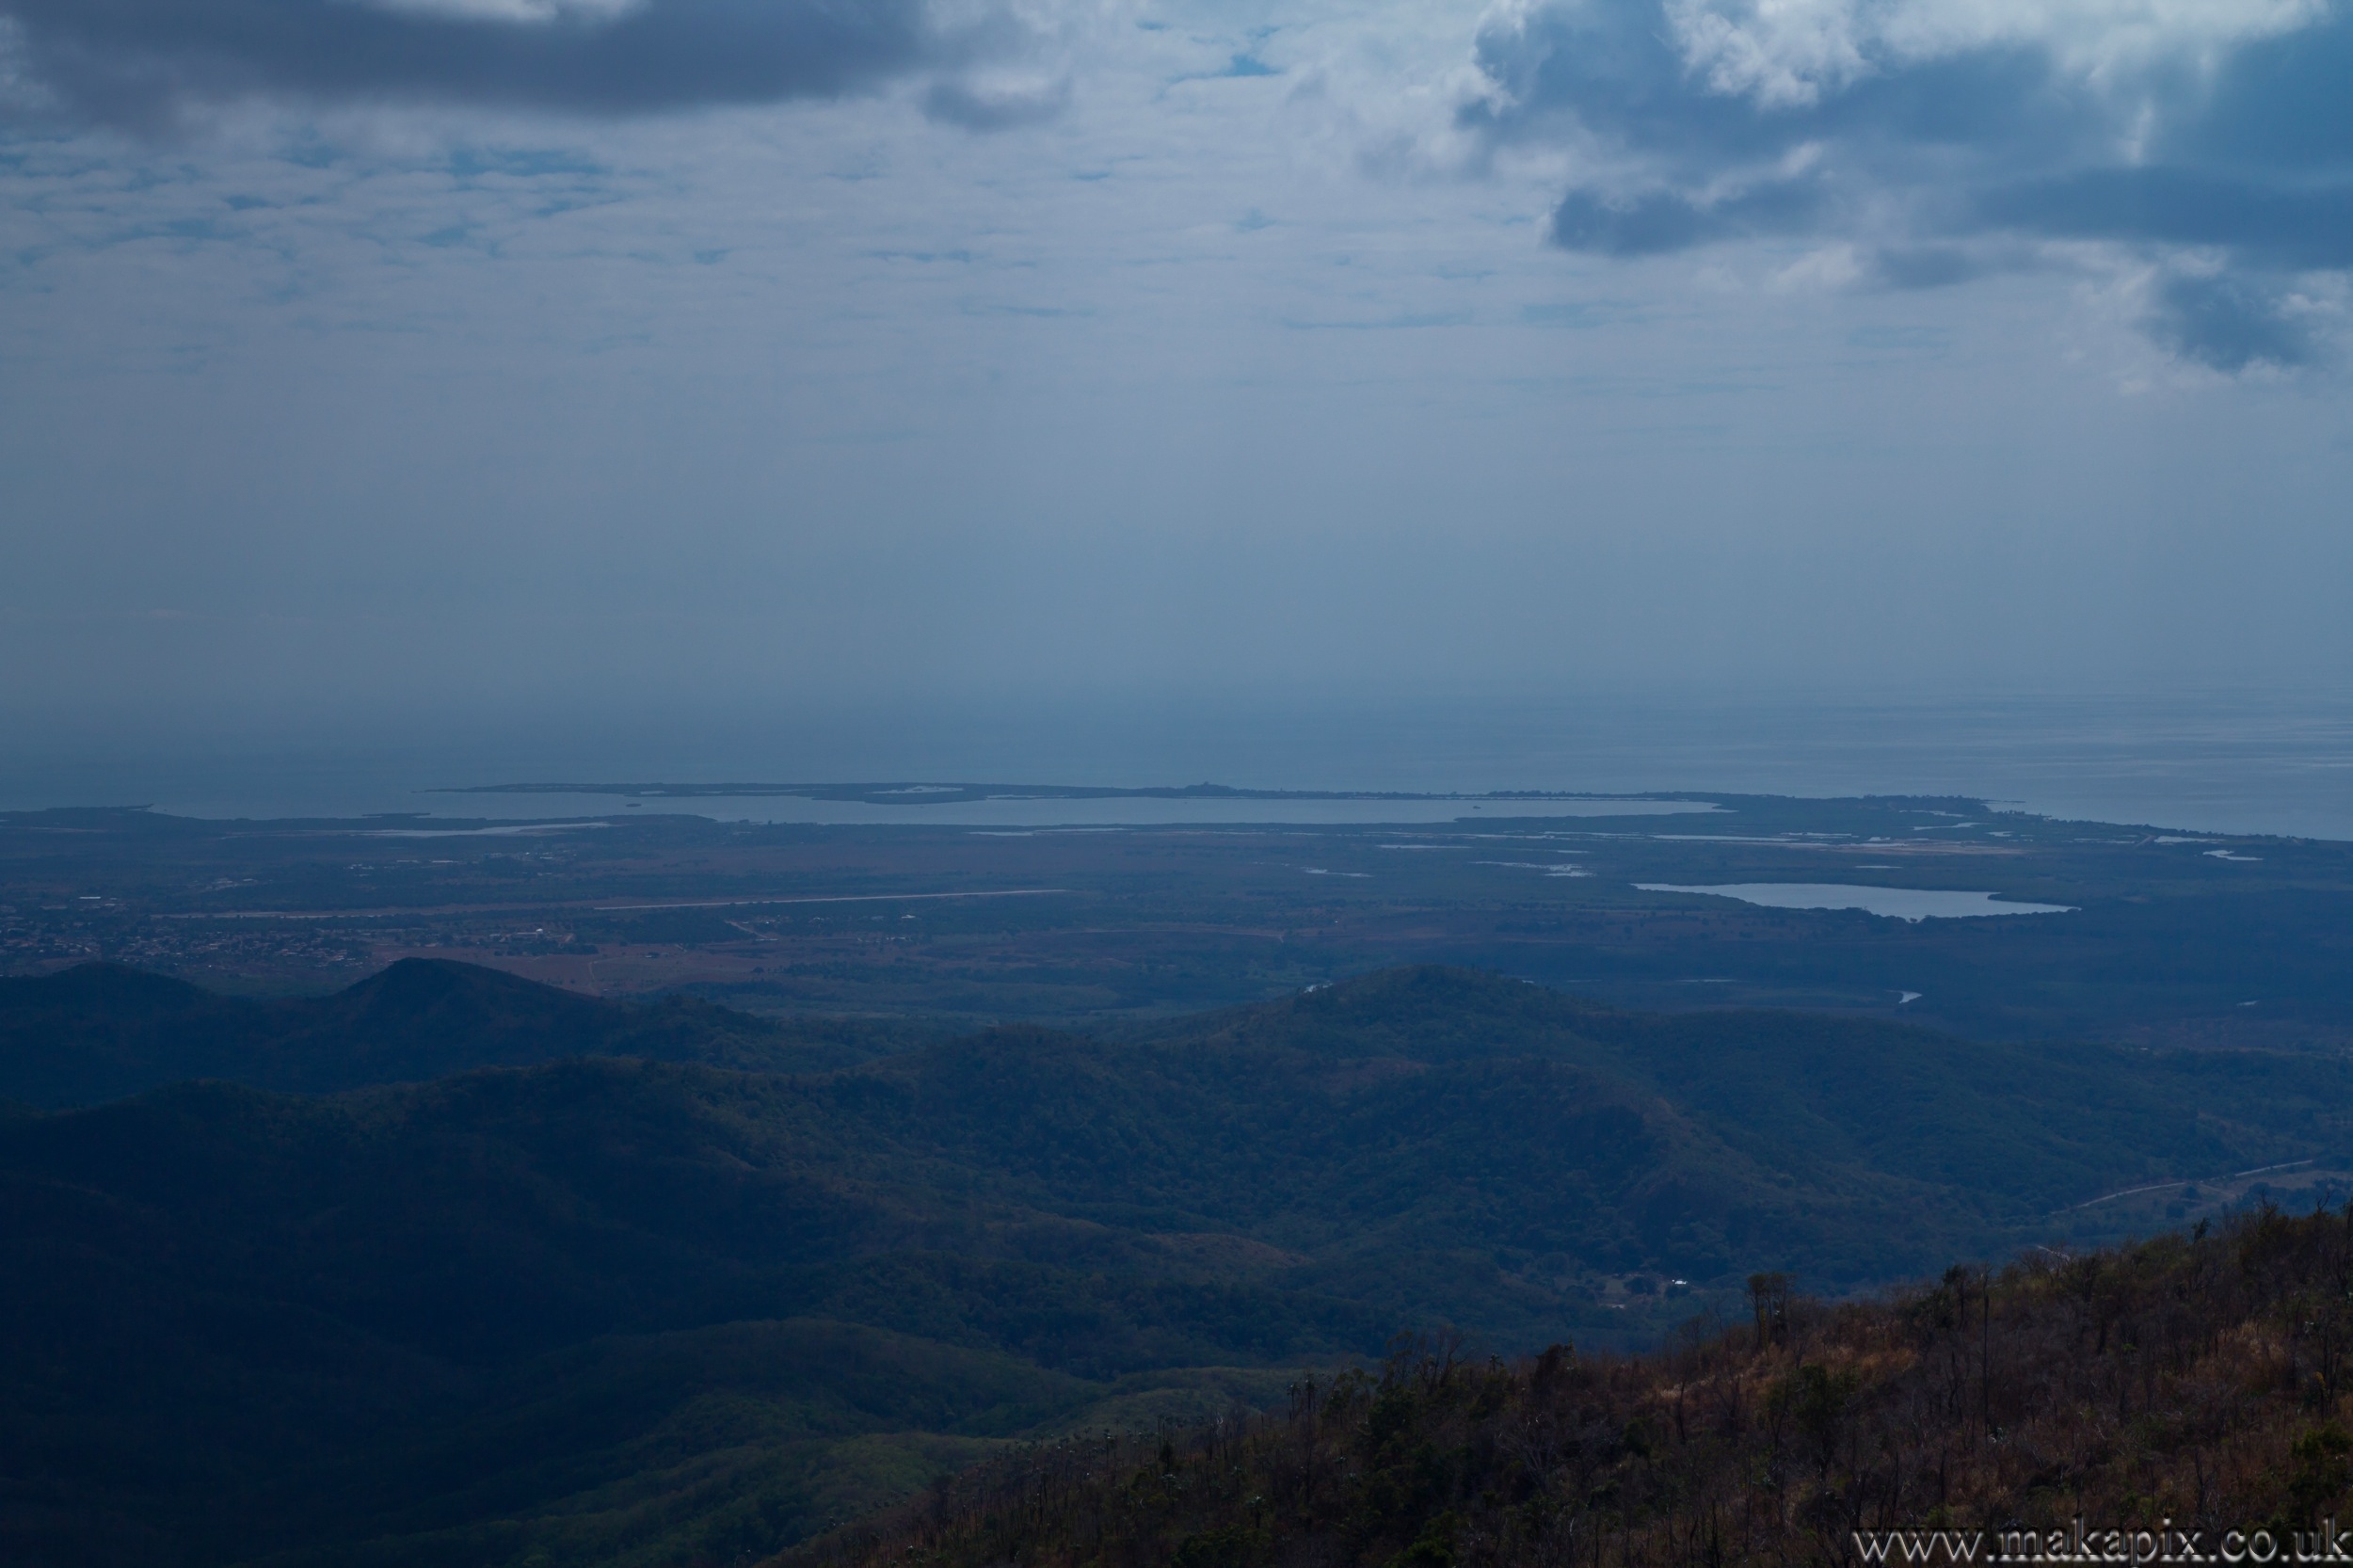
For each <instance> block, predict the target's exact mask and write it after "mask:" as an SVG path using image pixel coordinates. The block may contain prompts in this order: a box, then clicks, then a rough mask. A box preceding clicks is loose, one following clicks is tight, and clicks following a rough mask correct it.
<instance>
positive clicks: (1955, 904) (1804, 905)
mask: <svg viewBox="0 0 2353 1568" xmlns="http://www.w3.org/2000/svg"><path fill="white" fill-rule="evenodd" d="M1635 886H1636V887H1637V888H1641V890H1642V891H1644V892H1646V893H1705V894H1707V895H1709V896H1710V897H1712V898H1734V899H1738V900H1739V901H1740V902H1741V903H1743V904H1763V905H1764V906H1765V907H1766V908H1768V909H1860V910H1863V911H1864V912H1865V913H1866V914H1872V915H1884V916H1886V917H1887V918H1888V919H1890V920H1976V919H1980V918H1982V917H1984V916H1987V915H2071V914H2073V913H2074V905H2073V904H2004V903H2002V902H2000V901H1999V900H1997V899H1996V898H1995V897H1994V895H1993V894H1992V893H1968V892H1954V891H1950V890H1948V889H1945V888H1866V887H1863V886H1860V885H1857V884H1853V883H1846V882H1727V883H1722V884H1721V885H1719V886H1716V887H1713V888H1685V887H1678V886H1676V885H1675V884H1673V883H1669V882H1638V883H1636V884H1635Z"/></svg>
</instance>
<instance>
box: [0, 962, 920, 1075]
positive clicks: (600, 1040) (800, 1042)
mask: <svg viewBox="0 0 2353 1568" xmlns="http://www.w3.org/2000/svg"><path fill="white" fill-rule="evenodd" d="M934 1037H936V1031H933V1030H927V1029H924V1028H922V1027H920V1026H912V1025H905V1024H899V1025H888V1024H881V1023H869V1022H860V1021H856V1020H847V1019H840V1020H837V1019H808V1020H795V1021H793V1022H792V1023H790V1024H779V1023H775V1022H771V1021H769V1020H766V1019H761V1018H755V1017H752V1016H749V1015H747V1014H744V1013H738V1012H732V1011H730V1010H728V1009H727V1008H723V1007H714V1006H712V1005H711V1004H710V1003H708V1002H702V1001H697V1000H694V999H692V998H688V997H671V998H665V999H664V1000H661V1001H659V1002H657V1003H654V1004H652V1005H650V1006H637V1005H631V1004H627V1003H622V1002H613V1001H602V1000H596V999H593V998H588V997H579V996H574V995H572V994H570V993H569V992H567V991H560V990H557V989H555V988H554V987H553V986H549V985H541V984H535V983H534V982H532V981H528V980H519V979H517V978H515V977H514V976H512V975H508V974H502V973H501V972H499V971H498V970H496V969H488V968H482V967H480V966H479V965H474V964H458V963H453V962H450V961H448V960H444V959H430V958H404V959H402V960H400V961H399V962H398V963H396V964H393V965H392V966H391V967H389V968H385V969H382V970H380V971H378V972H377V973H376V974H374V975H371V976H369V977H368V978H367V979H365V980H363V981H361V982H360V983H359V984H356V985H353V986H351V987H350V988H349V989H347V990H344V991H341V992H338V993H336V994H335V995H333V996H328V997H315V998H297V999H288V1000H253V999H248V998H242V997H225V996H219V995H216V994H215V993H213V992H210V991H205V990H201V989H199V988H198V987H196V986H194V985H190V984H186V983H185V982H184V981H178V980H172V979H168V978H167V977H165V976H163V975H155V974H145V973H142V972H140V971H139V970H137V969H132V968H124V967H122V966H121V965H119V964H84V965H80V966H77V967H76V968H70V969H65V970H62V971H60V972H58V973H56V974H53V975H45V976H40V977H35V978H0V1100H15V1101H19V1102H21V1103H23V1104H26V1105H36V1106H44V1107H64V1106H74V1105H95V1104H100V1103H102V1102H104V1101H106V1100H111V1099H120V1098H122V1097H123V1096H128V1095H136V1094H138V1093H139V1092H141V1091H142V1090H147V1089H153V1088H157V1087H160V1086H161V1085H163V1084H166V1083H174V1082H179V1081H182V1080H188V1079H200V1078H216V1079H225V1080H230V1081H232V1082H237V1083H248V1084H252V1085H254V1086H255V1087H257V1088H264V1089H285V1090H293V1091H296V1092H300V1093H306V1094H324V1093H331V1092H333V1091H335V1090H339V1089H357V1088H363V1087H365V1086H367V1085H370V1084H376V1083H405V1082H414V1081H419V1080H424V1079H431V1078H440V1077H442V1076H444V1075H446V1074H449V1073H455V1072H463V1071H467V1070H469V1069H471V1068H475V1067H502V1066H525V1065H529V1064H533V1063H537V1062H552V1061H555V1060H558V1059H560V1058H563V1057H568V1056H642V1057H649V1058H653V1059H655V1060H659V1061H673V1062H703V1063H708V1064H712V1065H716V1066H728V1067H742V1068H746V1069H750V1070H754V1071H762V1072H812V1071H819V1070H822V1069H824V1068H827V1067H839V1066H845V1065H848V1064H852V1063H856V1062H862V1061H865V1060H868V1059H869V1058H871V1057H873V1056H876V1055H880V1054H882V1053H884V1052H886V1051H888V1050H892V1049H898V1048H904V1046H906V1045H908V1044H911V1043H914V1042H917V1041H920V1040H924V1039H929V1038H934Z"/></svg>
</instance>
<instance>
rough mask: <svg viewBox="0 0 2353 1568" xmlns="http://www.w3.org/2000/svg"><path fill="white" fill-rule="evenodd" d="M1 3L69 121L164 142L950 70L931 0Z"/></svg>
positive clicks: (774, 92) (597, 108)
mask: <svg viewBox="0 0 2353 1568" xmlns="http://www.w3.org/2000/svg"><path fill="white" fill-rule="evenodd" d="M496 9H497V8H495V7H492V6H488V5H462V4H444V5H439V6H421V5H420V6H398V7H396V6H392V5H377V4H369V3H366V0H0V19H6V21H8V22H9V23H12V24H14V28H13V31H14V33H15V36H16V42H17V45H18V48H19V50H20V53H21V59H22V61H23V63H24V66H25V67H26V68H27V74H28V75H29V76H30V77H31V78H32V80H33V81H34V82H36V83H37V84H39V86H40V88H44V89H46V92H47V93H48V94H49V95H51V96H52V97H53V98H54V100H56V103H57V104H59V105H61V106H62V107H63V108H64V109H65V110H66V111H67V112H69V113H73V114H77V115H80V116H84V117H88V118H93V119H98V120H109V121H114V122H117V123H132V124H147V125H154V124H158V123H162V122H165V121H168V120H169V119H170V118H171V117H172V116H173V115H174V114H175V113H176V112H177V111H178V110H180V109H181V108H183V107H184V106H186V105H188V104H196V103H203V102H210V101H219V100H226V99H233V98H239V97H245V96H249V95H256V94H271V95H287V96H293V97H297V98H301V99H306V100H311V101H314V102H330V103H331V102H352V101H361V102H367V101H386V100H393V101H397V100H438V101H443V102H452V103H461V104H491V105H503V106H519V107H530V108H545V109H554V110H561V111H565V112H569V113H576V114H587V115H627V114H636V113H644V112H648V111H656V110H664V109H677V108H686V107H692V106H696V105H702V104H754V103H765V102H770V101H774V100H778V99H787V98H797V97H810V96H823V95H827V94H835V93H840V92H845V91H850V90H854V89H856V88H860V87H863V86H866V85H869V84H871V83H873V82H875V81H877V80H880V79H882V78H885V77H888V76H890V75H893V74H896V73H899V72H906V71H910V70H913V69H917V68H919V67H921V66H923V65H925V64H928V63H931V62H933V61H935V60H936V59H938V58H940V57H941V56H943V55H944V54H945V53H947V52H948V50H947V45H946V44H945V42H944V40H942V38H941V37H940V36H939V34H938V32H937V30H936V28H935V27H934V25H933V24H932V21H931V17H930V13H929V11H928V9H927V6H926V3H925V0H643V3H642V4H639V5H636V6H634V7H633V8H627V9H621V10H619V11H618V13H617V14H615V11H614V8H610V7H606V8H596V7H588V6H570V7H566V6H561V5H550V6H547V7H543V8H531V7H525V6H518V7H516V8H515V11H516V14H514V15H504V16H503V15H497V14H488V13H492V12H495V10H496Z"/></svg>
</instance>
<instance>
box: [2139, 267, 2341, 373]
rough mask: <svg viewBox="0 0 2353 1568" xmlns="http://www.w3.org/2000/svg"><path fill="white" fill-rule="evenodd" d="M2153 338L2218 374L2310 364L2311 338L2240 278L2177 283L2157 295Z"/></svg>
mask: <svg viewBox="0 0 2353 1568" xmlns="http://www.w3.org/2000/svg"><path fill="white" fill-rule="evenodd" d="M2147 326H2148V328H2149V333H2150V335H2151V336H2152V337H2153V338H2155V339H2156V340H2157V341H2158V342H2159V343H2161V344H2164V345H2165V346H2166V347H2168V348H2169V349H2171V350H2172V351H2173V352H2174V353H2176V354H2179V355H2181V356H2182V357H2183V358H2184V359H2186V360H2197V361H2198V362H2199V363H2201V364H2205V365H2212V366H2213V367H2214V368H2215V369H2217V370H2222V371H2241V370H2245V369H2246V368H2247V367H2248V366H2249V365H2251V364H2256V363H2270V364H2278V365H2300V364H2308V363H2310V362H2311V360H2312V359H2313V342H2312V339H2311V336H2310V335H2309V334H2308V333H2307V332H2306V331H2305V329H2304V328H2302V327H2301V326H2299V325H2298V324H2297V322H2296V321H2295V320H2293V319H2292V318H2291V317H2289V316H2288V315H2287V314H2286V313H2285V312H2283V311H2282V309H2281V300H2280V298H2279V297H2278V296H2276V295H2275V294H2272V293H2270V292H2268V291H2266V290H2265V289H2263V288H2262V287H2261V286H2260V285H2258V284H2255V283H2253V282H2250V281H2249V280H2244V279H2238V278H2227V277H2226V278H2174V279H2170V280H2167V282H2166V283H2165V284H2164V285H2163V286H2162V287H2161V288H2159V289H2158V291H2157V300H2156V308H2155V309H2154V310H2153V311H2152V312H2150V316H2149V320H2148V323H2147Z"/></svg>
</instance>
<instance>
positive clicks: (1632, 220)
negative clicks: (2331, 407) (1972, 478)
mask: <svg viewBox="0 0 2353 1568" xmlns="http://www.w3.org/2000/svg"><path fill="white" fill-rule="evenodd" d="M1477 57H1478V63H1479V67H1480V70H1481V73H1482V75H1483V77H1484V79H1485V84H1486V87H1487V89H1488V90H1487V93H1486V95H1485V96H1484V97H1483V98H1481V100H1480V101H1479V102H1477V103H1476V104H1474V105H1473V106H1472V107H1471V108H1469V109H1468V110H1467V111H1466V112H1465V120H1466V121H1467V122H1468V123H1469V124H1471V125H1472V126H1473V127H1474V128H1476V129H1479V130H1481V131H1482V132H1483V133H1485V134H1486V135H1488V136H1491V137H1494V138H1496V139H1497V140H1498V141H1504V142H1511V141H1522V142H1526V141H1535V142H1543V143H1548V144H1557V145H1561V146H1564V147H1566V148H1568V149H1570V150H1571V152H1572V154H1573V159H1574V164H1575V167H1576V169H1577V173H1576V174H1575V176H1574V177H1573V181H1572V183H1571V184H1570V185H1569V187H1568V188H1567V190H1566V191H1565V192H1564V193H1563V194H1562V196H1561V200H1560V201H1559V203H1558V205H1557V206H1556V207H1555V208H1554V210H1553V213H1552V216H1551V226H1550V237H1551V239H1552V240H1553V242H1554V243H1556V244H1558V245H1560V246H1561V247H1564V248H1568V249H1572V250H1577V251H1584V252H1590V253H1594V254H1599V255H1606V256H1621V257H1625V256H1643V255H1657V254H1662V253H1667V252H1673V251H1680V250H1688V249H1691V248H1696V247H1700V246H1705V245H1709V244H1713V243H1718V242H1723V241H1732V240H1740V239H1755V238H1784V239H1795V240H1804V241H1818V242H1822V243H1843V244H1845V245H1848V246H1850V247H1852V248H1854V251H1855V253H1856V258H1857V271H1858V272H1859V274H1860V276H1862V277H1864V278H1865V279H1868V280H1873V281H1876V282H1878V283H1881V284H1884V285H1888V286H1893V287H1898V288H1918V287H1932V286H1941V285H1945V284H1951V283H1958V282H1962V281H1966V280H1969V279H1971V278H1974V277H1977V276H1980V275H1982V274H1984V273H1987V272H1990V271H1994V270H2001V269H2009V268H2016V267H2020V266H2032V265H2050V264H2054V263H2055V261H2056V260H2057V256H2058V254H2059V253H2060V252H2061V251H2062V250H2063V249H2064V248H2068V247H2077V248H2080V247H2082V246H2086V245H2090V246H2098V247H2105V248H2109V249H2111V250H2119V251H2121V252H2122V253H2124V254H2126V255H2128V256H2130V257H2132V258H2135V259H2136V260H2137V262H2138V264H2141V265H2143V266H2144V267H2147V268H2151V269H2153V270H2152V272H2151V280H2150V282H2149V283H2148V284H2147V286H2146V290H2145V292H2146V295H2147V305H2146V309H2147V311H2148V319H2147V322H2146V325H2147V326H2148V328H2149V329H2150V332H2151V335H2152V336H2153V337H2154V338H2155V339H2156V340H2157V341H2158V342H2159V343H2160V344H2164V345H2165V346H2166V347H2168V348H2169V349H2170V350H2172V351H2173V352H2176V353H2178V354H2181V355H2183V356H2185V358H2188V359H2192V360H2199V361H2201V362H2203V363H2206V364H2208V365H2211V366H2214V367H2216V368H2217V369H2222V370H2226V371H2237V370H2242V369H2245V368H2247V367H2248V366H2249V365H2252V364H2256V363H2269V364H2276V365H2296V364H2300V363H2304V362H2307V361H2308V360H2312V359H2313V357H2315V355H2316V354H2317V353H2318V352H2319V339H2318V336H2317V332H2318V328H2317V325H2316V323H2317V322H2318V320H2319V312H2316V311H2315V310H2314V309H2313V305H2312V301H2311V300H2310V299H2309V298H2308V297H2307V296H2306V293H2305V291H2304V290H2303V286H2302V281H2301V279H2302V276H2303V275H2309V274H2313V273H2336V272H2341V271H2343V270H2345V269H2346V268H2348V267H2353V95H2348V94H2347V93H2346V92H2345V84H2346V83H2347V82H2353V11H2348V10H2347V9H2346V8H2343V7H2333V8H2317V7H2313V6H2307V5H2301V4H2293V3H2289V4H2265V3H2263V0H2256V3H2252V4H2242V5H2231V6H2224V5H2218V4H2211V3H2208V4H2200V3H2197V0H2191V3H2187V4H2180V5H2173V6H2167V5H2164V4H2154V5H2142V6H2131V7H2122V6H2105V7H2104V6H2103V5H2101V4H2098V3H2096V0H2095V3H2093V4H2089V5H2085V6H2078V7H2070V8H2058V7H2045V8H2026V9H2012V8H2005V7H2004V6H2001V5H1998V4H1995V5H1987V4H1983V3H1977V4H1961V3H1957V0H1938V3H1917V0H1915V3H1911V4H1904V3H1897V4H1893V5H1877V6H1871V5H1864V4H1859V3H1856V0H1788V3H1785V4H1781V5H1777V6H1771V7H1765V6H1756V5H1751V4H1741V3H1737V0H1663V3H1662V0H1582V3H1573V4H1546V5H1540V6H1535V7H1530V8H1518V9H1513V10H1510V11H1506V12H1504V13H1501V14H1499V15H1497V17H1495V18H1492V19H1491V20H1490V21H1489V23H1488V24H1486V25H1485V26H1484V27H1483V28H1482V29H1481V34H1480V38H1479V42H1478V56H1477Z"/></svg>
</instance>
